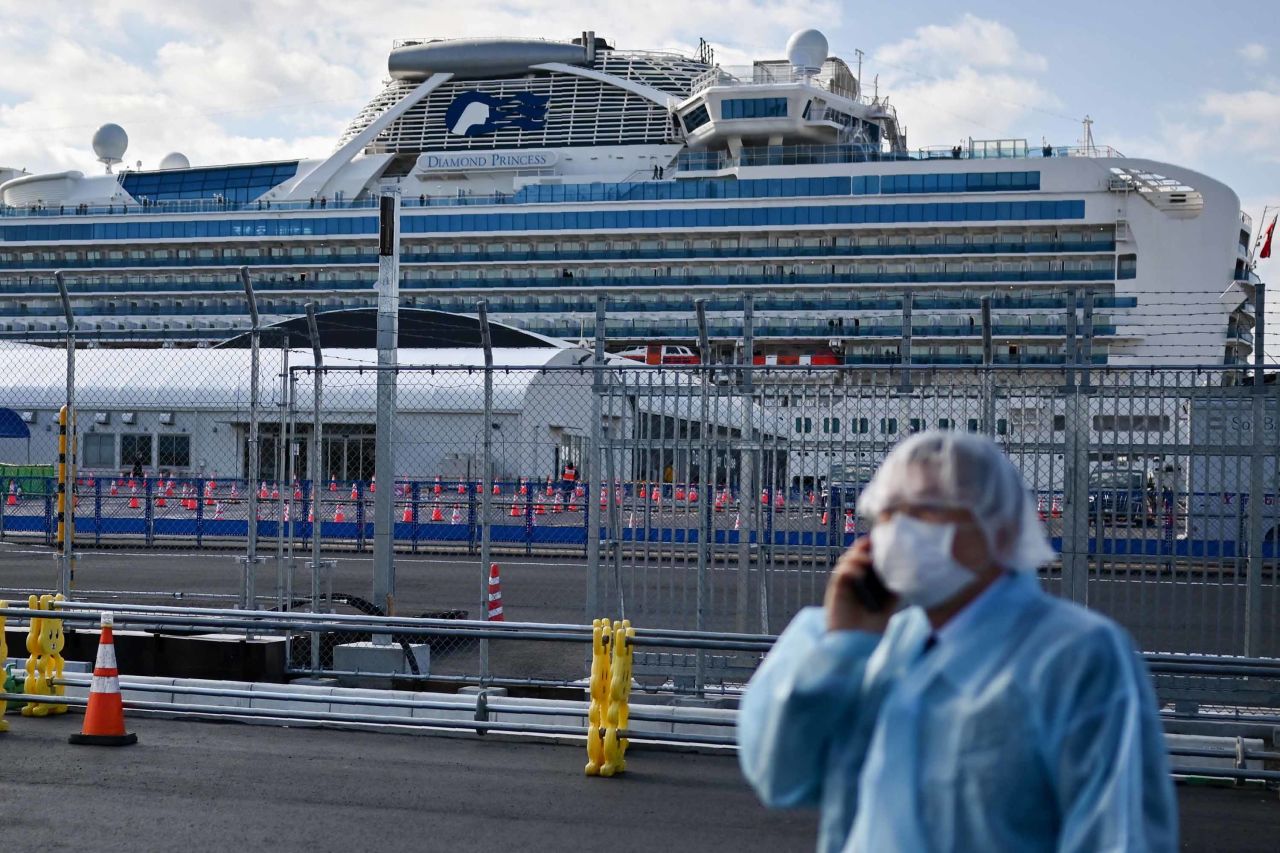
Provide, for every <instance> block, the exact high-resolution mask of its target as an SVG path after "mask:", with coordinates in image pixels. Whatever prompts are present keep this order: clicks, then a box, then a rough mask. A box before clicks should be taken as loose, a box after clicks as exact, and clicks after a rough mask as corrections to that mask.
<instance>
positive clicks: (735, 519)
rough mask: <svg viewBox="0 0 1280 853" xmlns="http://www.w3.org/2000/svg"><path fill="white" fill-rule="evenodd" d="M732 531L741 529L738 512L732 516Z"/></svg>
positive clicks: (740, 515) (740, 517) (740, 516)
mask: <svg viewBox="0 0 1280 853" xmlns="http://www.w3.org/2000/svg"><path fill="white" fill-rule="evenodd" d="M733 529H734V530H741V529H742V513H740V512H735V513H734V514H733Z"/></svg>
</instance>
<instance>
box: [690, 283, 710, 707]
mask: <svg viewBox="0 0 1280 853" xmlns="http://www.w3.org/2000/svg"><path fill="white" fill-rule="evenodd" d="M693 304H694V308H695V309H696V310H697V317H698V361H699V363H700V364H701V371H700V372H699V374H698V384H699V391H700V394H699V396H700V398H701V399H700V401H699V402H700V403H701V408H702V412H701V418H700V424H699V427H698V429H699V432H698V438H699V440H700V443H701V445H702V447H701V453H700V455H699V458H698V480H699V483H698V486H699V489H698V506H697V510H698V588H697V594H696V599H695V604H696V610H695V613H694V630H695V631H705V630H707V625H706V609H707V566H708V564H709V563H710V562H711V537H712V536H714V535H715V533H714V531H713V528H712V515H711V500H712V495H711V493H712V492H714V491H715V484H714V483H709V482H708V481H707V472H708V471H710V470H711V437H712V435H714V433H715V430H716V427H715V426H713V425H712V424H711V401H710V398H709V397H708V390H709V389H708V388H707V385H708V384H709V383H710V381H711V340H710V336H709V335H708V334H707V300H706V299H696V300H694V303H693ZM709 433H710V434H709ZM695 660H696V666H695V669H694V674H693V689H694V692H695V695H698V696H701V695H702V688H703V683H704V681H705V678H706V676H705V670H706V661H707V653H706V650H705V649H698V654H697V657H696V659H695Z"/></svg>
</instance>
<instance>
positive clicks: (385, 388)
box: [373, 187, 400, 645]
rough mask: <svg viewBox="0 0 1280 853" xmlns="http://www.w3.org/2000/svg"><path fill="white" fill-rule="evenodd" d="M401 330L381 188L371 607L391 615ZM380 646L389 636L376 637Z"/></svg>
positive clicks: (394, 254) (396, 219)
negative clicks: (378, 483) (379, 484)
mask: <svg viewBox="0 0 1280 853" xmlns="http://www.w3.org/2000/svg"><path fill="white" fill-rule="evenodd" d="M399 325H400V190H399V188H398V187H388V188H385V189H383V191H382V195H381V196H380V197H379V198H378V397H377V400H378V403H377V405H378V414H377V419H376V422H375V424H374V430H375V435H374V464H373V473H374V477H375V478H377V479H379V480H381V481H382V488H381V489H379V490H378V491H377V492H375V493H374V500H373V603H374V604H375V605H377V606H378V607H380V608H382V612H383V613H385V614H386V615H387V616H391V615H393V614H394V613H395V594H396V566H395V530H394V529H393V527H392V525H393V524H394V523H395V519H394V518H393V515H394V506H393V501H394V500H395V482H396V465H395V461H396V457H395V436H394V432H395V415H396V378H397V377H396V368H397V364H398V362H397V359H396V347H397V345H398V340H399ZM373 641H374V642H375V643H377V644H380V645H387V644H390V642H391V637H390V635H386V634H383V635H375V636H374V638H373Z"/></svg>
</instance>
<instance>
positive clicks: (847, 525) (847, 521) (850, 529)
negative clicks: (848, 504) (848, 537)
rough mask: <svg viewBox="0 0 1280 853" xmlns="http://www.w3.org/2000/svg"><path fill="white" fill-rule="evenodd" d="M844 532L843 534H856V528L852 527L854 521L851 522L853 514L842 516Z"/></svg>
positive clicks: (848, 513) (847, 513)
mask: <svg viewBox="0 0 1280 853" xmlns="http://www.w3.org/2000/svg"><path fill="white" fill-rule="evenodd" d="M844 532H845V533H857V532H858V528H857V527H856V526H855V525H854V521H853V513H851V512H846V513H845V514H844Z"/></svg>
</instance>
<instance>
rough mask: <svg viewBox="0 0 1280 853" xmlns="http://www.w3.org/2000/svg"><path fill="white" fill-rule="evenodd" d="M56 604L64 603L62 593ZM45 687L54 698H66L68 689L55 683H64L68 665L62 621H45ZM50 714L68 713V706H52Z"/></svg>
mask: <svg viewBox="0 0 1280 853" xmlns="http://www.w3.org/2000/svg"><path fill="white" fill-rule="evenodd" d="M51 600H52V602H53V603H55V604H61V603H62V602H63V601H64V598H63V596H62V593H58V594H57V595H55V596H54V597H53V598H52V599H51ZM45 609H46V610H52V609H53V608H52V607H51V606H48V605H46V608H45ZM44 624H45V631H44V635H45V646H44V648H45V652H46V657H45V661H46V667H45V686H46V687H47V688H48V692H49V693H50V694H51V695H53V696H65V695H66V693H67V688H66V686H65V685H62V684H55V683H54V682H60V681H62V670H63V668H64V667H65V665H66V661H65V660H63V658H62V649H63V647H64V646H65V645H66V644H67V637H66V635H65V634H63V633H62V620H61V619H45V620H44ZM49 713H50V714H65V713H67V706H66V705H50V706H49Z"/></svg>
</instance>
